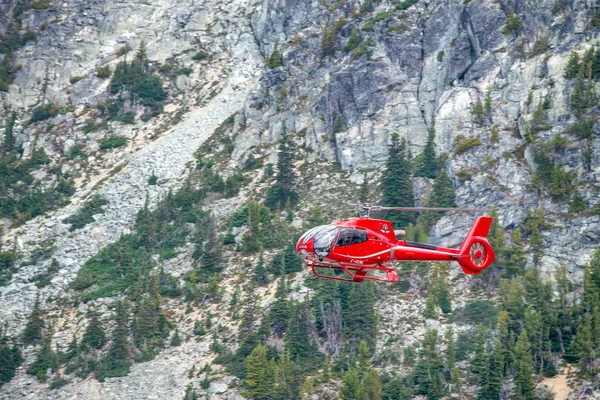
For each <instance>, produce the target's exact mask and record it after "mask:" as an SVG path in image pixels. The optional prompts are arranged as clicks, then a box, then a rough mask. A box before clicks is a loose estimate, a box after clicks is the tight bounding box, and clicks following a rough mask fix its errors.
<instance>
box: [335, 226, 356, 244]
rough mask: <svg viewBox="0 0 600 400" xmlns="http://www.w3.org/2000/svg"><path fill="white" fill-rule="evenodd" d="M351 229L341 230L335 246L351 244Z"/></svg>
mask: <svg viewBox="0 0 600 400" xmlns="http://www.w3.org/2000/svg"><path fill="white" fill-rule="evenodd" d="M352 230H353V229H352V228H341V229H340V235H339V236H338V240H337V243H336V244H335V245H336V246H350V245H351V244H352Z"/></svg>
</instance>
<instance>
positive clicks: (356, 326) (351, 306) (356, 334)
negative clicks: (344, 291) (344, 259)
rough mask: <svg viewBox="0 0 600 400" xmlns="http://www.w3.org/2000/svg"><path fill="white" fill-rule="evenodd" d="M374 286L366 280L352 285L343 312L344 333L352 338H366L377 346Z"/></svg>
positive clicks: (368, 342)
mask: <svg viewBox="0 0 600 400" xmlns="http://www.w3.org/2000/svg"><path fill="white" fill-rule="evenodd" d="M375 300H376V299H375V291H374V286H373V285H371V284H369V283H367V282H364V283H362V284H360V285H352V286H351V287H350V291H349V293H348V297H347V303H346V307H345V309H344V314H343V324H344V333H345V334H346V336H347V337H348V338H349V339H350V340H355V341H357V342H359V343H360V341H361V340H364V341H366V342H367V344H368V345H369V348H371V349H373V348H375V339H376V337H377V315H376V314H375Z"/></svg>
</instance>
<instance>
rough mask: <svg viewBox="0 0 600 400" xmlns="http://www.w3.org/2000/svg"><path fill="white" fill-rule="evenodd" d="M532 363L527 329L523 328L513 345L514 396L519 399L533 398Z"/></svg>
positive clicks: (527, 399) (529, 399) (528, 399)
mask: <svg viewBox="0 0 600 400" xmlns="http://www.w3.org/2000/svg"><path fill="white" fill-rule="evenodd" d="M532 375H533V365H532V363H531V353H530V346H529V338H528V337H527V330H525V329H523V331H522V332H521V334H520V335H519V339H517V343H516V345H515V378H514V382H515V385H516V388H515V393H514V397H513V398H515V399H519V400H533V399H534V392H535V383H534V381H533V377H532Z"/></svg>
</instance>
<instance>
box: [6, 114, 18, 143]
mask: <svg viewBox="0 0 600 400" xmlns="http://www.w3.org/2000/svg"><path fill="white" fill-rule="evenodd" d="M16 121H17V113H16V112H14V111H13V112H12V114H11V116H10V119H9V120H8V124H7V125H6V128H5V129H4V143H3V147H4V150H5V152H7V153H8V152H11V151H12V150H13V149H14V147H15V135H14V129H15V122H16Z"/></svg>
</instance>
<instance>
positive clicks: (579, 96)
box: [571, 69, 596, 115]
mask: <svg viewBox="0 0 600 400" xmlns="http://www.w3.org/2000/svg"><path fill="white" fill-rule="evenodd" d="M595 101H596V93H595V91H594V85H593V84H592V83H591V82H588V81H586V79H585V75H584V69H581V70H580V71H579V73H578V74H577V80H576V81H575V86H574V88H573V93H572V94H571V108H572V109H573V111H574V112H575V113H576V114H578V115H581V114H583V113H584V112H585V111H586V110H587V109H588V108H589V107H591V106H592V105H593V104H594V103H595Z"/></svg>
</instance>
